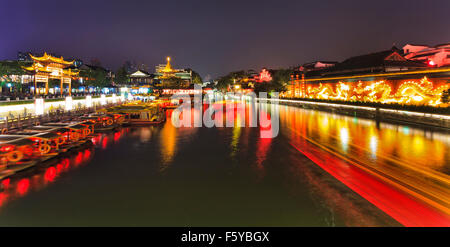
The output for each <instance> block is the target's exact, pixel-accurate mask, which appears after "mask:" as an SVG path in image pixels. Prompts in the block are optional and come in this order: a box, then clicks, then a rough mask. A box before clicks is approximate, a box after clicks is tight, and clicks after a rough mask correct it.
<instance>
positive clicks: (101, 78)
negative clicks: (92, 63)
mask: <svg viewBox="0 0 450 247" xmlns="http://www.w3.org/2000/svg"><path fill="white" fill-rule="evenodd" d="M80 75H81V76H83V77H85V78H87V80H86V85H87V86H93V87H105V86H108V85H109V84H110V79H109V78H108V73H107V72H106V70H104V69H102V68H95V67H94V68H90V69H87V70H82V71H80Z"/></svg>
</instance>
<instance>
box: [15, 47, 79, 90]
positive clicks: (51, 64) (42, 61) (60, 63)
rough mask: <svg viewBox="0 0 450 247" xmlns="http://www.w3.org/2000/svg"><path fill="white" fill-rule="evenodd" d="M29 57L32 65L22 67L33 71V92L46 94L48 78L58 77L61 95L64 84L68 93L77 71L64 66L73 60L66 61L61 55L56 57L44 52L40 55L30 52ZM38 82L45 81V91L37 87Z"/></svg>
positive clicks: (69, 64) (70, 63) (67, 65)
mask: <svg viewBox="0 0 450 247" xmlns="http://www.w3.org/2000/svg"><path fill="white" fill-rule="evenodd" d="M30 57H31V59H32V60H33V65H31V66H30V67H23V68H24V69H25V70H27V71H30V72H33V73H34V92H35V94H39V93H45V94H48V80H49V79H59V80H60V81H61V95H62V93H63V91H64V90H63V88H64V87H63V86H64V84H68V89H69V95H70V92H71V82H72V77H73V76H76V75H78V72H73V71H72V70H71V69H66V68H68V67H69V66H71V65H72V64H73V62H74V61H66V60H64V58H63V57H60V58H57V57H54V56H51V55H48V54H47V53H44V55H43V56H42V57H35V56H33V55H31V54H30ZM38 83H45V91H44V89H42V88H40V89H38ZM42 91H44V92H42Z"/></svg>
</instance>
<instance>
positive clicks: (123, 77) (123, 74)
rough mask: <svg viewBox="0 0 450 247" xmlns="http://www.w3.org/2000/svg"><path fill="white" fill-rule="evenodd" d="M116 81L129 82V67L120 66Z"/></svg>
mask: <svg viewBox="0 0 450 247" xmlns="http://www.w3.org/2000/svg"><path fill="white" fill-rule="evenodd" d="M116 82H117V83H122V84H125V83H127V82H128V73H127V68H126V67H125V65H124V66H122V67H120V68H119V69H118V70H117V72H116Z"/></svg>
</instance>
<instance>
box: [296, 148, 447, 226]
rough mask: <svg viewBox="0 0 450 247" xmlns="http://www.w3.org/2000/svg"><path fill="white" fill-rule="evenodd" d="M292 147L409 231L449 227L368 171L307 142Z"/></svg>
mask: <svg viewBox="0 0 450 247" xmlns="http://www.w3.org/2000/svg"><path fill="white" fill-rule="evenodd" d="M301 144H302V145H301V146H297V145H294V144H293V143H291V145H292V146H293V147H294V148H295V149H297V150H298V151H299V152H300V153H302V154H303V155H305V156H306V157H308V158H309V159H310V160H311V161H313V162H314V163H315V164H317V165H318V166H319V167H321V168H322V169H323V170H325V171H326V172H328V173H329V174H330V175H332V176H333V177H335V178H336V179H337V180H339V181H340V182H342V183H343V184H345V185H346V186H347V187H349V188H350V189H352V190H353V191H355V192H356V193H358V194H359V195H360V196H362V197H363V198H365V199H366V200H367V201H369V202H370V203H372V204H374V205H375V206H376V207H378V208H379V209H381V210H382V211H384V212H385V213H386V214H388V215H389V216H391V217H392V218H394V219H395V220H397V221H398V222H399V223H401V224H403V225H405V226H408V227H419V226H421V227H424V226H450V218H449V217H448V216H446V215H443V214H442V213H440V212H438V211H437V210H435V209H433V208H431V207H429V206H427V205H425V204H423V203H421V202H419V201H417V200H415V199H413V198H412V197H411V196H409V195H408V194H406V193H404V192H401V191H399V190H397V189H395V188H393V187H392V186H389V185H388V184H386V183H383V182H382V181H380V180H379V179H377V178H376V177H374V176H372V175H370V174H368V173H366V172H365V171H363V170H361V169H359V168H357V167H355V166H353V165H351V164H348V163H346V162H344V161H342V160H340V159H338V158H336V157H335V156H333V155H331V154H329V153H327V152H325V151H323V150H320V149H318V148H317V147H316V146H312V144H308V142H306V141H304V142H302V143H301Z"/></svg>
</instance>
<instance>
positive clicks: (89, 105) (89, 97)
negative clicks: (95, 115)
mask: <svg viewBox="0 0 450 247" xmlns="http://www.w3.org/2000/svg"><path fill="white" fill-rule="evenodd" d="M86 107H92V96H90V95H88V96H86Z"/></svg>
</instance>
